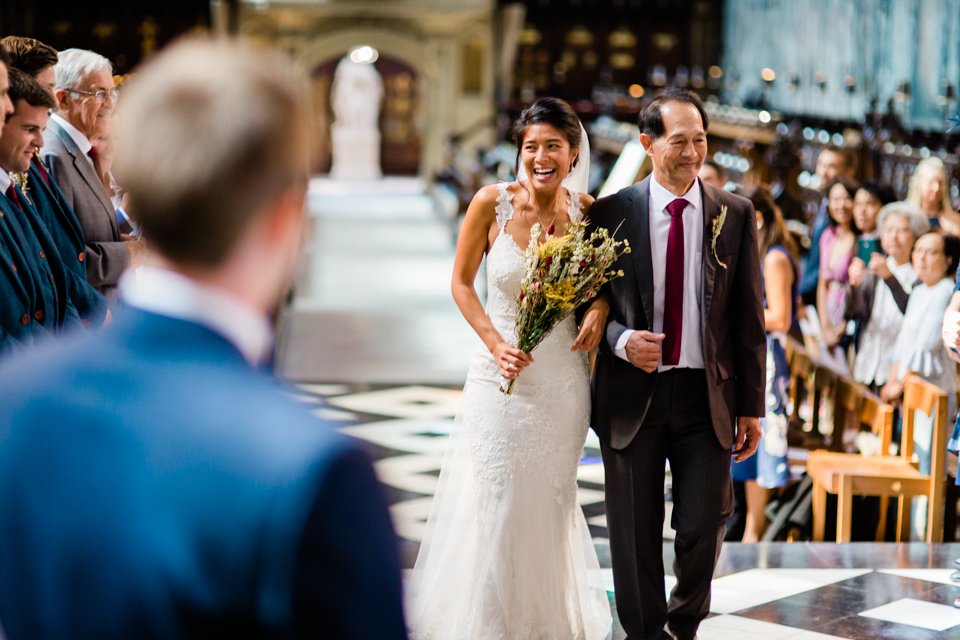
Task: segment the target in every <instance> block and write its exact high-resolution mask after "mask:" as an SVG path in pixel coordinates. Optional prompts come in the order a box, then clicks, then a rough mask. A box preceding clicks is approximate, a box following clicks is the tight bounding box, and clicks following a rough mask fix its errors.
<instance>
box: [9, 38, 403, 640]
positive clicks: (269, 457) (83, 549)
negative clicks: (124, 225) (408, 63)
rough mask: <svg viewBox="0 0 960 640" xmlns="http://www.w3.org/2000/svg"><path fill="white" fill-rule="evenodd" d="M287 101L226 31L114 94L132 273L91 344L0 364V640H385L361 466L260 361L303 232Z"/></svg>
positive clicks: (383, 540)
mask: <svg viewBox="0 0 960 640" xmlns="http://www.w3.org/2000/svg"><path fill="white" fill-rule="evenodd" d="M307 95H308V84H307V81H306V79H305V78H304V77H302V76H300V75H299V74H297V73H296V72H295V71H294V70H293V65H292V64H291V63H290V62H289V61H288V60H286V59H285V58H283V57H282V56H281V55H280V54H277V53H273V52H270V51H269V50H266V49H262V48H260V49H254V48H252V47H251V46H249V45H244V44H240V43H238V42H234V41H228V40H225V39H224V40H218V41H214V40H202V41H201V40H196V41H187V42H181V43H179V44H177V45H175V46H173V47H172V48H171V49H169V50H168V51H166V52H162V53H160V54H158V55H157V56H155V57H153V58H151V62H150V63H149V64H148V65H147V67H145V68H144V69H143V70H142V71H141V72H140V73H139V74H138V77H137V78H136V80H135V81H134V82H132V83H131V86H130V88H129V89H128V93H127V94H125V96H124V105H123V107H122V111H123V113H122V114H121V116H120V119H119V121H118V134H119V135H118V147H117V155H116V169H117V172H118V177H119V178H120V179H121V180H123V182H124V184H125V185H126V186H127V189H128V190H129V193H130V198H131V201H132V202H134V203H135V205H136V209H137V211H138V214H139V221H140V223H141V224H142V225H143V227H144V230H145V232H147V233H149V234H150V237H151V238H152V241H151V242H152V246H153V248H154V251H153V252H152V254H151V258H150V265H149V266H146V267H144V268H143V269H142V270H141V272H140V273H139V274H138V277H136V278H133V277H130V278H126V279H125V280H124V281H123V282H122V283H121V287H120V288H121V297H122V298H123V300H124V303H125V304H124V305H122V306H121V307H119V308H118V311H117V312H116V317H115V318H114V321H113V322H112V323H111V325H110V326H109V327H108V328H107V329H106V330H104V331H102V332H95V333H86V332H84V333H80V334H77V335H76V336H75V337H73V338H71V339H70V340H68V341H66V343H58V344H57V345H55V346H56V348H52V347H51V348H45V349H44V348H40V349H36V350H34V351H32V352H31V353H29V354H26V355H25V356H24V357H13V358H11V359H9V360H8V361H7V362H6V363H5V366H0V495H2V496H3V518H0V620H2V621H3V628H4V633H5V635H6V638H7V639H8V640H20V639H23V638H31V639H39V640H44V639H47V638H51V639H52V638H98V639H104V640H110V639H120V638H201V637H209V638H235V637H258V638H267V637H270V638H274V637H277V638H279V637H283V638H294V637H296V638H301V637H302V638H306V637H318V638H319V637H326V638H347V639H368V638H378V639H384V640H392V639H397V640H402V639H404V638H405V637H406V629H405V624H404V619H403V611H402V606H401V581H400V562H399V554H398V552H397V548H396V539H395V536H394V531H393V527H392V525H391V522H390V517H389V514H388V512H387V508H386V504H385V499H384V495H383V492H382V490H381V488H380V486H379V485H378V483H377V480H376V478H375V476H374V473H373V469H372V466H371V463H370V461H369V459H368V457H367V455H366V454H364V453H363V451H362V450H361V445H360V444H359V443H358V442H357V441H354V440H351V439H349V438H347V437H345V436H342V435H340V434H338V433H337V432H336V431H334V430H333V429H332V427H331V426H330V425H328V424H325V423H323V422H322V421H320V420H318V419H317V418H315V417H313V416H312V415H311V414H310V412H309V411H307V409H306V407H304V406H303V405H302V404H300V403H298V402H296V401H294V400H293V399H291V397H290V395H289V390H287V389H286V388H285V387H284V385H282V384H281V383H280V382H279V381H277V380H276V379H274V378H273V377H272V376H270V375H269V374H268V373H266V372H265V371H264V370H263V369H262V368H261V366H260V365H261V363H262V361H263V358H264V357H265V355H266V354H268V353H269V351H270V343H271V341H272V338H271V332H270V323H269V319H268V318H269V314H270V312H271V310H272V309H273V308H274V307H275V306H276V305H277V304H278V302H279V300H280V298H281V296H282V293H283V292H284V290H285V289H286V287H287V283H288V281H289V279H290V277H291V275H292V273H293V271H294V266H295V261H296V256H297V250H298V248H299V245H300V242H301V238H302V235H303V228H304V224H305V216H304V212H303V207H304V202H305V198H306V190H307V180H308V176H309V169H310V167H309V164H310V163H309V155H310V148H309V140H310V134H309V132H310V131H311V126H312V125H311V124H310V122H309V116H310V113H311V110H310V107H309V106H308V103H307V101H306V96H307ZM123 132H127V135H123Z"/></svg>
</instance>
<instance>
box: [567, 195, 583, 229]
mask: <svg viewBox="0 0 960 640" xmlns="http://www.w3.org/2000/svg"><path fill="white" fill-rule="evenodd" d="M569 193H570V200H568V201H567V217H569V218H570V221H571V222H580V221H581V220H583V201H582V200H581V199H580V194H579V193H577V192H576V191H570V192H569Z"/></svg>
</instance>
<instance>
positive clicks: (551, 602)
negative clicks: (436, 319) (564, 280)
mask: <svg viewBox="0 0 960 640" xmlns="http://www.w3.org/2000/svg"><path fill="white" fill-rule="evenodd" d="M499 191H500V195H499V198H498V206H497V223H498V226H499V227H500V234H499V235H498V236H497V239H496V241H495V242H494V243H493V246H492V247H491V248H490V251H489V253H488V255H487V261H486V269H487V285H488V297H489V300H488V304H487V313H488V314H489V316H490V319H491V320H492V321H493V324H494V326H495V327H496V328H497V330H498V331H499V332H500V334H501V335H502V336H504V337H505V338H507V340H508V341H511V342H513V343H514V344H516V340H515V338H516V333H515V330H514V319H515V313H516V302H515V300H516V297H517V295H518V293H519V290H520V279H521V277H522V275H523V271H524V259H523V255H522V252H521V249H520V247H518V246H517V244H516V243H515V242H514V240H513V238H512V237H511V236H510V235H509V224H508V222H509V221H510V219H511V218H512V216H513V206H512V203H511V199H512V196H511V194H510V193H509V192H508V191H507V187H506V184H501V185H499ZM568 211H569V215H570V217H571V218H574V219H579V217H580V216H581V215H582V213H581V210H580V198H579V196H578V195H576V194H571V197H570V202H569V209H568ZM576 336H577V327H576V324H575V322H574V319H573V318H572V317H570V318H568V319H566V320H565V321H564V322H563V323H561V324H560V325H559V326H558V327H557V328H556V329H554V331H553V332H552V333H551V334H550V335H549V336H548V337H547V338H546V339H545V340H544V341H543V342H542V343H541V344H540V346H538V347H537V348H536V349H535V350H534V351H533V358H534V362H533V364H531V365H530V366H529V367H527V368H526V369H524V370H523V372H522V373H521V375H520V377H519V378H518V379H517V382H516V385H515V386H514V390H513V394H512V395H510V396H506V395H504V394H502V393H501V392H500V391H499V386H500V373H499V370H498V368H497V365H496V363H495V362H494V359H493V357H492V356H491V354H490V352H489V351H488V350H487V349H486V348H485V347H483V345H480V347H479V348H478V349H477V351H476V353H475V354H474V356H473V359H472V361H471V363H470V369H469V372H468V374H467V381H466V385H465V386H464V389H463V400H462V405H461V407H460V412H459V414H458V416H457V419H456V422H455V429H454V433H453V435H452V437H451V442H450V448H449V449H448V451H447V454H446V456H445V458H444V463H443V470H442V471H441V473H440V479H439V483H438V486H437V492H436V494H435V497H434V502H433V508H432V510H431V514H430V519H429V521H428V523H427V528H426V534H425V537H424V540H423V543H422V545H421V547H420V555H419V556H418V557H417V562H416V566H415V568H414V570H413V575H412V577H411V579H410V583H409V585H408V605H409V606H408V619H409V623H410V625H411V631H412V636H413V638H415V639H417V640H445V639H450V640H454V639H456V640H480V639H483V640H487V639H498V640H500V639H502V640H527V639H534V638H536V639H538V640H539V639H550V640H557V639H563V640H566V639H577V640H603V639H604V638H606V637H608V635H609V633H610V628H611V616H610V606H609V602H608V600H607V595H606V591H605V589H604V585H603V581H602V577H601V574H600V570H599V565H598V562H597V555H596V552H595V550H594V548H593V543H592V541H591V538H590V533H589V531H588V529H587V523H586V520H585V519H584V516H583V512H582V511H581V510H580V507H579V505H578V503H577V465H578V462H579V459H580V454H581V451H582V448H583V443H584V440H585V438H586V433H587V424H588V420H589V416H590V391H589V382H588V371H587V362H586V358H585V356H584V354H583V353H581V352H571V351H570V345H571V344H572V343H573V340H574V339H575V338H576Z"/></svg>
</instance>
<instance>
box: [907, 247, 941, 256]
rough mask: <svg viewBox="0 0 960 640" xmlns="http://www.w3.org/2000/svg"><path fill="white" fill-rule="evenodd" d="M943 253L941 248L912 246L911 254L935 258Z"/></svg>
mask: <svg viewBox="0 0 960 640" xmlns="http://www.w3.org/2000/svg"><path fill="white" fill-rule="evenodd" d="M942 253H943V250H942V249H922V248H920V247H914V248H913V255H915V256H918V257H919V256H922V257H924V258H935V257H936V256H939V255H940V254H942Z"/></svg>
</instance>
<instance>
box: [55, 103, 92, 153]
mask: <svg viewBox="0 0 960 640" xmlns="http://www.w3.org/2000/svg"><path fill="white" fill-rule="evenodd" d="M50 117H51V118H53V119H54V121H55V122H56V123H57V124H58V125H60V128H61V129H63V130H64V131H66V132H67V135H68V136H70V139H71V140H73V142H74V144H76V145H77V146H78V147H80V151H81V152H82V153H83V155H84V156H86V155H87V154H88V153H90V149H92V148H93V144H92V143H91V142H90V141H89V140H88V139H87V136H85V135H83V134H82V133H80V130H79V129H77V128H76V127H75V126H73V125H72V124H70V123H69V122H67V120H66V119H65V118H64V117H63V116H61V115H60V114H59V113H51V114H50Z"/></svg>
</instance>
